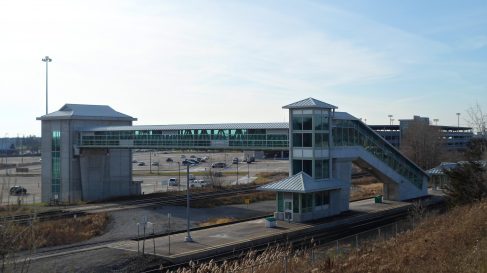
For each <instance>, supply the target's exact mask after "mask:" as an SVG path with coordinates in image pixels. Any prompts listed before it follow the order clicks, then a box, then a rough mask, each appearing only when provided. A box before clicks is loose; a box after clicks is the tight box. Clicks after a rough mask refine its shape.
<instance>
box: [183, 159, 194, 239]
mask: <svg viewBox="0 0 487 273" xmlns="http://www.w3.org/2000/svg"><path fill="white" fill-rule="evenodd" d="M186 168H187V169H186V224H187V227H186V228H187V232H188V235H187V236H186V238H184V241H185V242H192V241H193V238H191V233H190V232H189V164H188V165H186Z"/></svg>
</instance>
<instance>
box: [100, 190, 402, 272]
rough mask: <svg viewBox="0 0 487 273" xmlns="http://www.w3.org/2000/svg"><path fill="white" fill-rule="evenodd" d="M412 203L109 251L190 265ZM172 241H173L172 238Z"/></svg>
mask: <svg viewBox="0 0 487 273" xmlns="http://www.w3.org/2000/svg"><path fill="white" fill-rule="evenodd" d="M409 205H410V203H404V202H396V201H386V202H384V203H381V204H375V203H374V202H373V200H372V199H367V200H362V201H357V202H352V203H350V210H351V211H352V212H354V213H352V216H348V217H338V218H332V219H333V220H332V221H331V220H330V221H327V220H324V221H323V222H316V223H287V222H284V221H277V227H276V228H266V227H265V220H264V219H258V220H253V221H246V222H241V223H236V224H231V225H225V226H220V227H214V228H209V229H203V230H197V231H192V232H191V237H192V239H193V242H186V241H185V238H186V236H187V233H179V234H174V235H171V236H163V237H158V238H153V239H149V240H145V242H143V241H122V242H117V243H114V244H110V245H108V247H109V248H114V249H119V250H126V251H131V252H142V248H144V250H145V253H148V254H154V255H157V256H161V257H163V258H165V259H166V260H169V261H171V262H174V263H180V262H187V261H189V260H195V259H200V258H208V257H211V256H212V255H218V254H219V253H223V252H226V251H229V250H232V249H239V248H242V247H251V246H253V245H256V244H260V243H266V242H271V241H274V240H276V239H280V238H283V236H284V237H285V236H288V235H289V234H292V233H295V232H303V231H305V230H309V229H316V228H319V229H323V228H326V227H331V226H333V225H338V224H343V223H346V222H351V221H353V220H358V218H357V217H364V216H367V215H369V214H371V213H378V212H382V211H385V210H391V209H395V208H400V207H404V206H409ZM169 237H170V238H169Z"/></svg>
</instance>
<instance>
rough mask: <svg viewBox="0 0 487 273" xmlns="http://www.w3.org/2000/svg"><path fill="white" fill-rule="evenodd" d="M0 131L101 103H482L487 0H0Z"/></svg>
mask: <svg viewBox="0 0 487 273" xmlns="http://www.w3.org/2000/svg"><path fill="white" fill-rule="evenodd" d="M0 35H1V36H0V51H1V52H2V56H3V57H2V60H3V61H2V64H1V66H0V95H1V102H2V104H1V106H0V116H1V119H0V121H1V122H0V136H1V137H3V136H5V135H7V134H8V136H10V137H12V136H16V135H17V134H19V135H23V134H36V135H40V122H39V121H36V120H35V118H36V117H38V116H41V115H43V114H44V113H45V63H43V62H42V61H41V59H42V58H43V57H44V56H46V55H49V56H50V57H51V58H52V59H53V62H52V63H50V64H49V94H50V96H49V111H50V112H52V111H55V110H58V109H59V108H60V107H61V106H62V105H63V104H64V103H81V104H107V105H110V106H112V107H113V108H114V109H115V110H117V111H119V112H122V113H125V114H129V115H132V116H134V117H137V118H138V119H139V121H137V122H136V124H145V125H149V124H176V123H216V122H266V121H285V120H286V114H285V111H284V110H282V109H281V106H283V105H286V104H288V103H291V102H294V101H297V100H300V99H303V98H307V97H314V98H316V99H319V100H322V101H325V102H328V103H331V104H334V105H337V106H338V107H339V111H345V112H349V113H351V114H353V115H355V116H356V117H360V118H366V119H367V123H369V124H387V123H388V122H389V118H388V117H387V115H389V114H392V115H394V118H395V119H396V120H397V119H404V118H411V117H412V115H413V114H417V115H422V116H429V117H430V118H431V119H433V118H438V119H439V120H440V122H439V123H440V124H445V125H456V122H457V116H456V114H455V113H457V112H460V113H462V116H461V117H462V119H461V121H460V123H461V125H466V122H465V121H464V120H463V117H466V113H465V110H466V109H467V108H469V107H470V106H472V105H474V104H475V103H477V102H478V103H479V104H480V105H481V106H482V107H483V109H484V110H487V73H486V72H487V62H486V61H487V1H485V0H482V1H443V0H442V1H439V0H429V1H424V0H418V1H414V0H411V1H392V0H381V1H364V0H362V1H358V0H357V1H354V0H347V1H342V0H336V1H223V0H221V1H216V0H215V1H204V0H198V1H160V0H153V1H147V0H137V1H135V0H133V1H121V0H116V1H101V0H96V1H91V0H83V1H76V0H70V1H37V0H32V1H23V0H13V1H9V0H0Z"/></svg>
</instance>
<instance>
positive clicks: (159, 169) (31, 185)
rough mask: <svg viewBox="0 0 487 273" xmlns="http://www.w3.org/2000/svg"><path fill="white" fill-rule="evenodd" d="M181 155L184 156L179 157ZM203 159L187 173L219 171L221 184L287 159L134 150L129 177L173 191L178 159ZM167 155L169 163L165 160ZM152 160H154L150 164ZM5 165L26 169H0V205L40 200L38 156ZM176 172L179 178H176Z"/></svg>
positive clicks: (281, 166)
mask: <svg viewBox="0 0 487 273" xmlns="http://www.w3.org/2000/svg"><path fill="white" fill-rule="evenodd" d="M182 156H184V158H183V157H182ZM192 156H194V158H198V157H199V158H203V157H208V159H207V161H206V162H202V163H200V164H198V165H194V166H190V168H189V170H190V173H191V174H193V175H194V176H195V179H198V180H205V181H207V182H210V181H209V180H211V179H209V171H210V170H212V171H214V172H221V173H223V177H218V178H214V180H218V181H217V182H218V183H221V184H222V185H232V184H237V183H238V184H245V183H249V182H252V181H253V180H254V179H255V178H256V174H257V173H261V172H288V166H289V161H287V160H273V159H266V160H261V159H257V160H256V162H253V163H252V164H247V163H245V162H243V161H242V160H243V159H244V153H243V152H229V153H215V152H205V153H202V152H180V151H178V152H162V151H157V152H147V151H145V152H144V151H134V152H133V159H134V161H137V163H133V164H132V167H133V180H142V181H143V183H142V192H143V193H144V194H148V193H152V192H157V191H176V190H185V189H186V171H187V169H186V168H187V167H186V166H183V165H181V163H180V165H179V166H180V171H178V162H182V161H183V160H184V159H185V158H192ZM168 158H171V159H172V162H168ZM234 158H239V162H240V163H239V164H232V161H233V159H234ZM0 162H2V163H5V158H2V159H1V161H0ZM140 162H144V166H139V163H140ZM154 162H157V163H155V164H154V165H153V163H154ZM217 162H222V163H226V165H227V167H225V168H211V165H212V164H213V163H217ZM7 163H8V164H21V163H24V165H25V167H26V168H28V172H19V173H17V172H16V169H15V168H8V169H1V170H0V204H8V203H10V204H16V203H18V202H19V200H20V201H21V202H22V203H32V202H40V196H41V176H40V175H41V164H40V163H41V162H40V157H23V158H22V157H9V158H8V159H7ZM237 166H238V182H237ZM179 173H180V175H181V179H179ZM169 178H176V179H177V180H178V181H179V180H180V181H181V182H182V183H179V185H176V186H171V185H168V184H167V181H168V179H169ZM14 185H18V186H22V187H24V188H25V189H26V190H27V194H26V195H25V196H14V195H10V194H9V189H10V188H11V187H12V186H14Z"/></svg>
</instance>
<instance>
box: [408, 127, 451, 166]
mask: <svg viewBox="0 0 487 273" xmlns="http://www.w3.org/2000/svg"><path fill="white" fill-rule="evenodd" d="M401 150H402V151H403V152H404V153H405V155H406V156H407V157H408V158H409V159H411V160H412V161H414V162H415V163H416V164H418V166H420V167H421V168H423V169H430V168H433V167H434V166H436V165H438V164H439V163H440V162H441V158H442V155H443V153H444V145H443V134H442V133H441V131H440V130H439V129H438V128H436V127H434V126H430V125H429V124H427V123H424V122H421V121H413V122H411V123H410V125H409V126H408V128H407V129H406V131H405V133H404V135H403V137H402V140H401Z"/></svg>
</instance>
